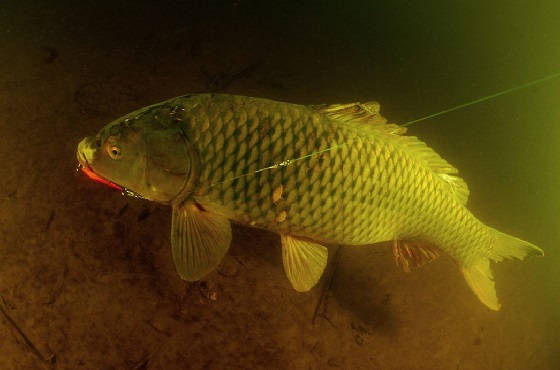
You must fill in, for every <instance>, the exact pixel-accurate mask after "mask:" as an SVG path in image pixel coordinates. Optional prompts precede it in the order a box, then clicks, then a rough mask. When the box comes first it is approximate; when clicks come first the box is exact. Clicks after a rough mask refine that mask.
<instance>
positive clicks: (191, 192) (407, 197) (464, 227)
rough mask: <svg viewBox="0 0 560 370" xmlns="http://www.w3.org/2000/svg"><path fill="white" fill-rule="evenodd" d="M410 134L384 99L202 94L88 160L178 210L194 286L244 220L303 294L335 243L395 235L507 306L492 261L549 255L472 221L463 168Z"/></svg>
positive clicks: (158, 108) (136, 123)
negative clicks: (270, 242) (448, 261)
mask: <svg viewBox="0 0 560 370" xmlns="http://www.w3.org/2000/svg"><path fill="white" fill-rule="evenodd" d="M129 131H132V132H133V133H132V134H129V133H128V132H129ZM405 131H406V130H405V129H404V128H403V127H400V126H398V125H395V124H388V123H387V122H386V120H385V119H384V118H383V117H382V116H381V115H380V113H379V105H378V104H377V103H375V102H368V103H363V104H362V103H351V104H343V105H319V106H305V105H297V104H289V103H284V102H277V101H272V100H267V99H260V98H251V97H243V96H234V95H226V94H198V95H187V96H182V97H178V98H174V99H170V100H168V101H166V102H163V103H160V104H156V105H153V106H150V107H147V108H143V109H141V110H138V111H136V112H132V113H131V114H129V115H127V116H125V117H123V118H121V119H119V120H116V121H115V122H113V123H111V124H109V125H107V126H106V127H105V128H104V129H103V130H101V131H100V133H99V134H98V135H97V136H96V137H95V138H89V139H88V138H86V139H84V141H82V143H80V146H79V148H78V159H79V160H80V162H81V163H82V164H84V165H86V166H87V168H88V169H89V170H91V171H93V172H95V173H97V175H99V176H101V177H102V178H104V179H106V180H108V181H110V182H112V183H114V184H118V185H121V186H124V187H127V188H130V189H132V190H133V191H134V192H135V193H138V194H140V195H141V196H143V197H146V198H147V199H150V200H155V201H159V202H162V203H167V204H170V205H171V206H172V207H173V220H172V236H171V239H172V250H173V256H174V260H175V263H176V266H177V270H178V272H179V274H180V275H181V276H182V277H183V278H185V279H187V280H196V279H198V278H200V277H201V276H203V275H204V274H206V273H207V272H208V271H209V270H211V269H212V268H214V267H215V266H216V265H217V263H219V260H220V259H221V257H222V256H223V255H224V254H225V252H226V251H227V247H228V246H229V243H230V240H231V230H230V227H229V220H234V221H236V222H239V223H242V224H246V225H249V226H253V227H258V228H262V229H267V230H270V231H273V232H276V233H278V234H280V235H281V236H282V246H283V250H282V253H283V261H284V268H285V271H286V274H287V275H288V278H289V279H290V282H291V283H292V285H293V286H294V288H295V289H297V290H300V291H305V290H309V289H310V288H311V287H312V286H313V285H314V284H315V283H316V282H317V280H318V279H319V277H320V276H321V274H322V272H323V269H324V267H325V264H326V253H327V249H326V248H325V247H324V245H325V244H331V243H336V244H344V245H368V244H373V243H377V242H381V241H391V240H392V241H394V255H395V260H396V261H397V263H398V264H401V265H402V266H403V267H408V265H409V264H414V265H421V264H422V263H424V262H427V261H429V260H431V259H433V258H434V257H435V256H437V254H439V252H440V251H443V252H445V253H447V254H448V255H450V256H451V257H452V258H453V259H455V261H456V262H457V263H458V265H459V266H460V267H461V269H462V271H463V274H464V276H465V278H466V280H467V283H468V284H469V286H470V287H471V288H472V289H473V291H474V292H475V293H476V294H477V296H478V297H479V298H480V299H481V300H482V302H483V303H485V304H486V305H487V306H488V307H490V308H491V309H496V310H497V309H499V304H498V301H497V298H496V296H495V291H494V284H493V278H492V274H491V271H490V268H489V260H495V261H500V260H502V259H503V258H505V257H517V258H520V259H521V258H523V257H525V255H527V254H542V251H541V250H540V249H539V248H538V247H536V246H534V245H532V244H530V243H527V242H525V241H522V240H520V239H517V238H514V237H510V236H508V235H505V234H503V233H500V232H498V231H497V230H494V229H492V228H490V227H488V226H486V225H484V224H483V223H482V222H481V221H479V220H478V219H477V218H476V217H475V216H474V215H473V214H471V213H470V211H469V210H468V209H467V208H466V206H465V204H466V202H467V198H468V194H469V191H468V188H467V185H466V184H465V182H464V181H463V180H462V179H461V178H459V177H457V176H456V174H457V170H456V169H455V168H454V167H453V166H451V165H450V164H449V163H447V162H446V161H445V160H443V159H442V158H441V157H440V156H439V155H438V154H436V153H435V152H434V151H433V150H432V149H430V148H429V147H427V146H426V144H424V143H423V142H421V141H420V140H418V139H417V138H416V137H412V136H406V135H404V133H405ZM123 137H124V138H129V137H131V139H129V140H128V141H127V140H125V141H126V142H125V143H123V144H122V145H125V144H126V145H128V146H129V148H128V151H132V152H134V153H135V154H134V155H131V156H130V158H129V161H130V162H129V163H128V165H127V166H126V167H127V168H130V169H132V170H123V167H122V166H121V167H118V168H113V166H114V165H113V163H112V162H115V161H117V162H118V159H117V160H115V159H112V160H106V159H103V158H102V157H103V155H104V156H105V157H107V155H106V154H100V153H103V150H98V149H99V148H102V149H103V148H105V152H107V153H109V154H111V153H110V149H111V148H112V147H113V145H116V146H117V147H119V145H120V144H119V141H120V140H122V138H123ZM94 141H95V142H97V143H98V144H99V143H101V144H100V145H99V146H98V148H97V149H96V148H94V145H93V143H94ZM107 141H109V144H105V142H107ZM111 141H112V142H113V144H111ZM130 141H132V142H133V144H130V143H129V142H130ZM134 143H135V144H134ZM119 151H120V147H119ZM123 156H124V154H123ZM109 157H110V155H109ZM96 158H97V159H98V162H101V164H100V165H99V167H98V169H96V168H95V162H96ZM100 158H101V159H100Z"/></svg>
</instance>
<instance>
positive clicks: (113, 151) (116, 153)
mask: <svg viewBox="0 0 560 370" xmlns="http://www.w3.org/2000/svg"><path fill="white" fill-rule="evenodd" d="M108 153H109V157H111V158H112V159H119V158H120V156H121V149H120V148H119V147H118V146H116V145H111V146H109V147H108Z"/></svg>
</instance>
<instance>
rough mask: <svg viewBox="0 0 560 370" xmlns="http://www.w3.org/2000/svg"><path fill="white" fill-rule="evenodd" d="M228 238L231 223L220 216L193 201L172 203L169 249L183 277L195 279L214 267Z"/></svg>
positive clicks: (218, 261)
mask: <svg viewBox="0 0 560 370" xmlns="http://www.w3.org/2000/svg"><path fill="white" fill-rule="evenodd" d="M230 242H231V226H230V223H229V220H228V219H227V218H225V217H223V216H220V215H217V214H214V213H211V212H206V211H204V210H203V209H201V208H200V207H199V206H198V205H197V204H195V203H186V204H184V205H182V206H180V207H179V206H174V207H173V216H172V220H171V252H172V255H173V261H174V262H175V268H176V269H177V272H178V273H179V276H180V277H181V279H183V280H187V281H195V280H199V279H200V278H202V277H203V276H204V275H206V274H208V273H209V272H211V271H212V270H214V269H215V268H216V267H217V266H218V264H219V263H220V261H221V260H222V258H223V257H224V256H225V254H226V252H227V250H228V248H229V245H230Z"/></svg>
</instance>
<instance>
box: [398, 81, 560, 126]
mask: <svg viewBox="0 0 560 370" xmlns="http://www.w3.org/2000/svg"><path fill="white" fill-rule="evenodd" d="M558 77H560V72H559V73H553V74H551V75H548V76H546V77H543V78H539V79H538V80H533V81H530V82H527V83H526V84H523V85H520V86H516V87H512V88H511V89H507V90H503V91H500V92H497V93H495V94H492V95H488V96H485V97H482V98H479V99H476V100H473V101H470V102H468V103H464V104H461V105H457V106H455V107H452V108H449V109H445V110H442V111H440V112H437V113H433V114H430V115H428V116H425V117H422V118H418V119H415V120H412V121H408V122H407V123H404V124H402V125H400V126H410V125H412V124H413V123H416V122H420V121H425V120H427V119H430V118H434V117H437V116H441V115H442V114H446V113H449V112H453V111H455V110H457V109H461V108H465V107H468V106H471V105H474V104H478V103H482V102H484V101H487V100H490V99H494V98H496V97H498V96H502V95H506V94H509V93H512V92H514V91H519V90H522V89H526V88H528V87H530V86H533V85H537V84H540V83H543V82H546V81H549V80H552V79H555V78H558Z"/></svg>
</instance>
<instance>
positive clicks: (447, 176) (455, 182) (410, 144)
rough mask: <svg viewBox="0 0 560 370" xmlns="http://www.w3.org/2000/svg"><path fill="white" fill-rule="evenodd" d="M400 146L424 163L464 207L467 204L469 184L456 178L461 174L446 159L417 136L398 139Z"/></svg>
mask: <svg viewBox="0 0 560 370" xmlns="http://www.w3.org/2000/svg"><path fill="white" fill-rule="evenodd" d="M396 140H397V141H398V145H400V146H401V147H403V148H404V150H406V151H407V152H408V153H409V154H410V155H411V156H413V157H414V158H417V159H419V160H420V161H422V162H424V163H425V164H426V165H427V166H428V167H429V168H430V169H431V170H432V171H433V172H434V173H435V174H437V175H438V176H439V178H440V179H441V180H443V181H444V183H445V184H447V185H448V186H449V191H450V192H451V193H452V194H453V195H454V196H455V199H457V201H458V202H459V203H461V204H462V205H465V204H467V200H468V199H469V188H468V186H467V183H466V182H465V181H464V180H463V179H462V178H460V177H459V176H456V174H457V173H458V172H459V171H458V170H457V169H456V168H455V167H453V166H452V165H451V164H449V162H447V161H446V160H445V159H443V158H441V157H440V156H439V154H437V153H436V152H435V151H434V150H433V149H432V148H430V147H429V146H427V145H426V143H424V142H423V141H421V140H420V139H418V138H417V137H416V136H401V137H398V138H396Z"/></svg>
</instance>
